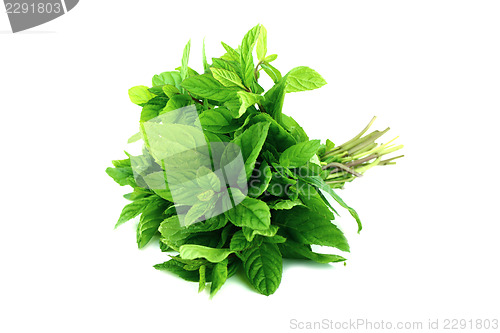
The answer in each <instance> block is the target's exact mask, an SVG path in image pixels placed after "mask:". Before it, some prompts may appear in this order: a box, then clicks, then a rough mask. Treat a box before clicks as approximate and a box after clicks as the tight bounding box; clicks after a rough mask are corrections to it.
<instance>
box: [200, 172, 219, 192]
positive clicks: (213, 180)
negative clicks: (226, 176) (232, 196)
mask: <svg viewBox="0 0 500 333" xmlns="http://www.w3.org/2000/svg"><path fill="white" fill-rule="evenodd" d="M196 181H197V182H198V185H200V187H201V188H202V189H207V190H213V191H215V192H220V190H221V184H220V183H221V180H220V179H219V177H218V176H217V175H216V174H215V173H214V172H213V171H212V170H210V169H209V168H207V167H205V166H201V167H200V168H199V169H198V170H197V172H196Z"/></svg>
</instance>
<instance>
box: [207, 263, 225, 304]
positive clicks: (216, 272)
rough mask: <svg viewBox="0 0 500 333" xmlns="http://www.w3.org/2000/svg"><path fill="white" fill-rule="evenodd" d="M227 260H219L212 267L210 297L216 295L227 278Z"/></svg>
mask: <svg viewBox="0 0 500 333" xmlns="http://www.w3.org/2000/svg"><path fill="white" fill-rule="evenodd" d="M227 262H228V261H227V259H226V260H223V261H221V262H218V263H217V264H216V265H215V266H214V268H213V269H212V285H211V286H210V297H214V295H215V294H216V293H217V292H218V291H219V290H220V288H221V287H222V285H223V284H224V283H225V282H226V280H227V277H228V270H227Z"/></svg>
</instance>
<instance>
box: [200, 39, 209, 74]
mask: <svg viewBox="0 0 500 333" xmlns="http://www.w3.org/2000/svg"><path fill="white" fill-rule="evenodd" d="M202 56H203V71H204V72H205V74H207V73H210V66H209V65H208V62H207V55H206V53H205V39H203V49H202Z"/></svg>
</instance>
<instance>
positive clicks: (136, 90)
mask: <svg viewBox="0 0 500 333" xmlns="http://www.w3.org/2000/svg"><path fill="white" fill-rule="evenodd" d="M128 96H129V98H130V100H131V101H132V103H134V104H137V105H143V104H145V103H147V102H149V100H151V99H152V98H153V97H155V95H154V94H152V93H151V92H149V88H148V87H146V86H135V87H132V88H130V89H129V90H128Z"/></svg>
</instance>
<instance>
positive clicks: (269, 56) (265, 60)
mask: <svg viewBox="0 0 500 333" xmlns="http://www.w3.org/2000/svg"><path fill="white" fill-rule="evenodd" d="M276 59H278V55H277V54H271V55H268V56H267V57H265V58H264V60H262V61H263V62H265V63H270V62H272V61H274V60H276Z"/></svg>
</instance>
